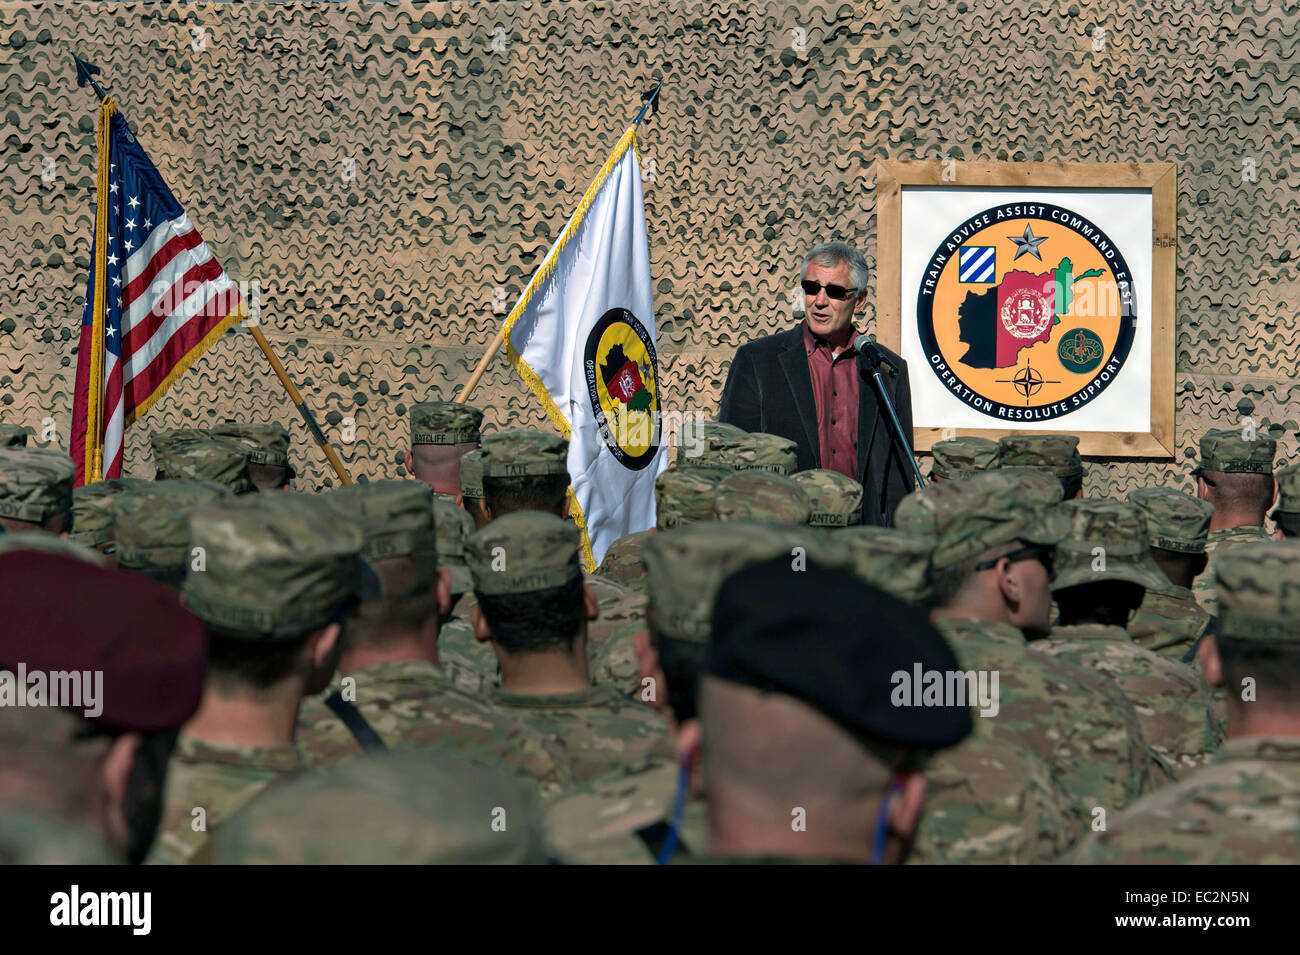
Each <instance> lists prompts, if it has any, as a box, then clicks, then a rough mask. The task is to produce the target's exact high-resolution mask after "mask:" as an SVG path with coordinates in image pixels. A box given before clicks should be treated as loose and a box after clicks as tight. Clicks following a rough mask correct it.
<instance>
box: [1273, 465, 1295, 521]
mask: <svg viewBox="0 0 1300 955" xmlns="http://www.w3.org/2000/svg"><path fill="white" fill-rule="evenodd" d="M1274 477H1276V478H1277V507H1276V508H1275V509H1274V511H1273V514H1300V464H1293V465H1291V466H1290V467H1289V468H1283V469H1282V470H1281V471H1278V472H1277V474H1275V475H1274ZM1274 519H1275V520H1276V518H1274Z"/></svg>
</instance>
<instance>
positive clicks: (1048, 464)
mask: <svg viewBox="0 0 1300 955" xmlns="http://www.w3.org/2000/svg"><path fill="white" fill-rule="evenodd" d="M1021 465H1027V466H1029V467H1039V468H1051V469H1052V473H1053V474H1055V475H1056V476H1057V477H1058V478H1068V477H1077V476H1078V475H1081V474H1083V459H1082V458H1080V457H1079V439H1078V438H1077V437H1075V436H1074V435H1072V434H1012V435H1007V436H1006V437H1004V438H1001V439H999V440H998V467H1017V466H1021Z"/></svg>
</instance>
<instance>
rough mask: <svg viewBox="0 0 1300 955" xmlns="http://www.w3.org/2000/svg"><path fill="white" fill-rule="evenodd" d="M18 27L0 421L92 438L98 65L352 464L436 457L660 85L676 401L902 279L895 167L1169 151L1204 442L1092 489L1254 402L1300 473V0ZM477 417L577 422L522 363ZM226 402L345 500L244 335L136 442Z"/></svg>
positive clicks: (172, 13) (509, 10)
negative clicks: (557, 410)
mask: <svg viewBox="0 0 1300 955" xmlns="http://www.w3.org/2000/svg"><path fill="white" fill-rule="evenodd" d="M1191 6H1197V7H1200V8H1201V11H1200V12H1192V11H1191V10H1189V7H1191ZM1284 6H1285V7H1286V8H1289V9H1287V10H1285V12H1283V10H1282V8H1283V7H1284ZM1116 8H1118V10H1117V9H1116ZM0 20H2V21H3V25H2V26H0V48H2V49H3V57H0V75H2V76H3V83H4V134H3V135H4V140H3V168H2V170H0V258H2V260H3V263H4V268H3V276H2V277H0V283H3V284H2V286H0V287H2V288H3V295H2V297H0V401H3V405H2V406H0V420H4V421H9V422H20V423H24V424H27V425H29V426H31V427H33V428H36V429H38V430H39V429H40V427H41V422H42V420H43V419H45V418H53V420H54V422H55V423H56V425H57V427H58V430H59V437H58V440H59V442H60V443H62V444H65V445H66V442H67V433H68V422H69V418H70V413H71V405H72V395H71V390H72V385H73V379H74V374H75V369H76V354H75V353H76V345H77V337H78V322H79V320H80V311H81V309H80V303H81V299H82V295H83V291H84V286H85V276H86V271H87V268H88V266H89V250H90V236H91V229H92V224H93V220H92V208H91V207H92V200H93V195H94V185H95V137H94V116H95V109H94V107H95V102H94V97H93V95H92V94H90V93H89V92H88V91H87V90H84V89H78V88H77V87H76V85H75V78H74V76H73V72H72V70H71V68H70V57H69V54H70V53H71V52H72V51H73V50H74V49H75V50H76V51H77V52H78V53H79V54H80V55H81V56H82V57H84V58H86V59H87V60H89V61H90V62H92V63H96V64H98V65H99V66H100V67H101V68H102V69H103V74H102V76H103V77H104V78H106V79H107V80H108V81H109V83H110V90H111V91H112V92H113V93H114V94H115V96H116V97H117V99H118V101H119V104H120V106H121V107H122V109H123V112H124V113H125V115H126V117H127V120H128V121H129V122H130V123H131V124H132V126H133V128H134V129H135V131H136V133H137V134H138V135H139V136H140V138H141V140H142V142H143V143H144V145H145V147H146V149H148V150H149V152H150V153H151V155H152V157H153V159H154V161H155V162H156V163H157V165H158V166H159V168H160V170H161V171H162V174H163V177H164V178H165V179H166V180H167V181H168V183H169V184H170V185H171V187H172V189H173V191H174V192H175V193H176V194H177V196H178V198H180V199H181V201H182V203H183V204H184V205H185V207H186V209H187V211H188V212H189V214H190V216H191V218H192V219H193V220H194V221H195V222H196V223H197V224H198V226H199V228H200V230H201V231H202V234H203V236H204V238H205V239H206V241H207V242H208V244H209V245H210V246H211V247H212V248H213V250H214V252H215V253H216V254H217V256H218V258H219V259H220V260H221V261H222V262H224V264H225V266H226V268H227V269H228V271H229V272H230V273H231V275H232V276H233V277H234V278H235V279H237V280H245V281H257V282H259V283H260V285H261V289H262V294H261V304H262V322H263V326H264V328H265V330H266V331H267V334H268V337H269V338H270V339H271V340H272V342H273V344H274V345H275V346H276V348H277V349H278V351H279V352H280V354H281V357H282V358H283V360H284V362H285V364H286V365H287V366H288V368H289V370H290V373H291V374H292V375H293V376H294V378H295V379H296V380H297V382H298V384H299V386H300V387H301V388H302V391H303V393H304V395H305V396H306V397H307V398H308V401H309V402H310V404H311V405H312V406H313V407H314V408H315V409H316V410H317V414H318V416H319V417H320V418H322V419H323V422H328V423H329V428H328V430H329V432H330V434H331V436H332V437H333V438H334V439H335V440H336V441H338V442H339V443H338V447H339V450H340V452H341V453H342V455H343V458H344V460H345V461H346V462H347V464H348V466H349V467H350V468H351V469H352V471H353V473H354V474H368V475H372V476H380V475H386V476H396V475H400V474H401V473H402V469H401V466H400V456H401V452H402V450H403V448H404V446H405V442H406V438H407V424H406V417H405V413H406V409H407V407H408V405H409V404H410V402H411V401H413V400H418V399H424V398H427V397H430V396H434V395H442V396H444V397H451V396H452V395H453V392H454V390H455V389H456V388H458V387H459V385H460V384H461V383H463V382H464V381H465V379H466V378H467V377H468V376H469V373H470V370H471V369H472V367H473V365H474V363H475V362H476V361H477V359H478V358H479V356H480V355H481V354H482V351H483V349H484V347H485V346H486V345H487V343H488V342H489V340H490V339H491V337H492V335H493V334H494V332H495V331H496V329H497V327H498V325H499V323H500V321H501V318H502V316H501V315H497V314H494V311H493V300H494V289H497V288H498V287H500V288H503V289H504V290H505V291H504V302H505V303H506V304H512V303H513V302H514V300H515V298H516V297H517V296H518V294H519V292H520V291H521V289H522V287H523V285H524V284H525V283H526V282H527V279H528V277H529V275H530V274H531V272H532V270H533V268H534V267H535V266H536V265H537V264H538V262H539V261H540V258H541V256H542V255H544V254H545V251H546V249H547V247H548V246H549V244H550V243H551V241H552V239H553V238H554V236H555V235H556V233H557V232H558V230H559V229H560V228H562V226H563V224H564V222H565V220H566V218H567V216H568V215H569V213H570V212H571V211H572V209H573V206H574V204H575V202H576V200H577V199H578V198H579V197H580V196H581V194H582V192H583V190H584V189H585V187H586V185H587V182H588V180H589V179H590V177H591V176H592V175H593V174H594V172H595V171H596V169H597V168H598V167H599V166H600V164H601V162H602V161H603V159H604V158H605V155H606V154H607V151H608V150H609V148H610V147H611V146H612V145H613V143H614V141H615V140H616V138H617V135H618V133H619V132H620V131H621V130H622V129H623V128H624V127H625V126H626V124H627V122H628V121H629V119H630V118H631V116H632V115H633V113H634V111H635V109H636V107H637V106H638V105H639V103H638V99H639V95H638V94H639V93H640V92H641V91H643V90H645V89H648V88H649V86H650V85H651V84H652V82H653V80H654V79H655V78H657V77H659V76H661V75H662V76H664V77H666V78H667V83H666V86H665V93H664V108H663V112H662V114H661V116H660V117H659V118H657V119H656V120H655V121H654V122H653V124H651V125H650V126H649V127H648V128H645V129H644V131H643V133H642V163H643V165H644V167H645V169H646V172H647V175H648V176H649V175H650V174H653V179H652V181H649V182H647V184H646V201H647V207H648V214H649V229H650V247H651V260H652V261H651V268H652V272H653V274H654V276H655V280H656V288H655V293H656V305H657V313H658V314H657V319H658V327H659V342H660V349H661V353H662V365H663V368H662V371H663V378H664V383H665V388H666V392H665V394H666V403H667V405H668V407H669V408H676V409H679V410H680V409H686V408H689V409H692V410H702V411H704V412H705V413H707V414H710V415H711V414H712V413H713V412H714V411H715V410H716V406H717V399H718V396H719V394H720V392H721V387H722V382H723V380H724V378H725V374H726V368H727V364H728V361H729V360H730V356H731V354H732V353H733V351H734V349H735V347H736V346H737V345H739V344H741V343H742V342H744V341H746V340H748V339H750V338H753V337H755V336H759V335H764V334H768V333H770V332H772V331H775V330H778V329H781V328H783V327H787V326H788V325H789V324H790V323H792V322H793V321H794V319H793V318H792V315H791V307H790V298H789V289H790V288H791V287H792V286H793V285H794V284H795V282H796V280H797V278H798V276H797V274H796V270H797V267H798V264H799V261H800V259H801V256H802V254H803V252H804V251H805V250H806V249H807V247H808V246H809V245H810V244H811V243H813V242H815V241H817V240H820V239H823V238H825V237H831V236H841V237H844V238H846V239H848V240H849V241H852V242H855V243H857V244H859V246H860V247H861V248H863V249H864V251H865V252H866V255H867V258H868V260H869V261H871V262H872V263H873V264H874V260H875V255H876V242H875V231H876V223H875V197H874V191H873V185H874V171H873V161H874V160H875V159H876V158H877V157H894V158H917V159H938V158H941V157H945V156H953V157H957V158H958V159H1011V160H1037V161H1051V160H1062V161H1071V160H1081V161H1093V162H1105V161H1125V162H1134V161H1136V162H1155V161H1160V162H1172V163H1176V164H1177V166H1178V243H1179V248H1178V262H1179V272H1178V300H1177V316H1178V344H1177V363H1178V364H1177V415H1178V421H1177V432H1178V453H1177V457H1176V459H1175V461H1174V463H1173V464H1172V465H1171V464H1169V463H1168V462H1123V463H1114V464H1110V465H1107V464H1106V463H1104V462H1094V463H1091V464H1090V465H1089V477H1088V480H1089V483H1088V488H1089V489H1090V491H1092V492H1093V493H1107V492H1119V493H1123V492H1126V491H1128V490H1129V489H1131V488H1132V487H1134V486H1136V485H1139V484H1150V483H1171V484H1174V485H1177V484H1178V483H1180V482H1181V481H1186V477H1185V475H1186V471H1187V469H1188V465H1187V463H1186V462H1187V460H1188V459H1189V458H1191V457H1192V456H1194V454H1195V447H1196V435H1197V434H1198V433H1199V432H1200V431H1202V430H1203V429H1205V428H1208V427H1214V426H1220V427H1228V426H1236V425H1237V424H1238V423H1239V420H1240V418H1241V417H1242V416H1243V415H1247V414H1249V415H1252V416H1253V417H1254V418H1255V420H1256V421H1257V422H1258V423H1259V424H1260V426H1261V427H1264V426H1267V427H1269V428H1271V430H1272V432H1273V433H1274V434H1275V435H1276V436H1277V437H1278V438H1279V440H1280V443H1281V449H1280V455H1279V457H1280V458H1284V459H1294V458H1295V456H1296V451H1297V443H1296V437H1297V419H1298V418H1300V407H1298V406H1297V404H1296V399H1300V388H1297V384H1296V362H1297V354H1298V353H1300V332H1298V331H1297V329H1296V319H1297V312H1298V311H1300V309H1298V307H1297V305H1298V302H1300V289H1298V287H1297V278H1296V261H1295V260H1296V253H1297V252H1298V251H1300V250H1298V249H1297V245H1298V244H1300V237H1298V236H1300V229H1297V224H1298V223H1300V215H1297V211H1298V210H1297V202H1298V200H1297V193H1296V186H1297V185H1298V184H1300V152H1297V119H1298V118H1300V12H1297V9H1296V5H1295V4H1294V3H1288V4H1285V5H1283V4H1278V3H1276V2H1268V0H1256V2H1255V3H1252V4H1243V3H1231V4H1229V3H1226V2H1220V3H1215V4H1209V3H1202V4H1188V3H1186V2H1184V0H1161V2H1156V3H1150V4H1147V3H1133V2H1121V3H1119V4H1115V3H1113V2H1106V3H1100V2H1083V0H1073V2H1065V0H1055V2H1054V0H966V2H958V3H950V2H948V0H930V2H927V3H919V4H918V3H907V4H903V5H896V4H886V3H881V2H879V0H876V2H864V3H854V4H849V3H844V4H835V3H826V4H806V5H796V4H771V3H766V4H764V3H758V4H755V3H743V4H739V3H738V4H734V5H732V4H723V3H714V2H698V0H696V2H687V3H672V4H665V3H661V2H635V3H540V2H530V3H518V4H515V3H510V4H506V3H486V2H483V3H473V4H465V3H456V4H429V5H424V4H405V3H404V4H383V5H381V4H371V3H355V2H354V3H346V4H306V3H304V4H279V3H276V4H267V5H264V4H247V5H245V4H226V3H213V4H200V3H185V4H152V3H122V4H115V3H100V4H82V3H71V4H57V5H55V4H43V5H37V4H27V3H23V4H16V3H12V2H6V3H4V4H3V6H0ZM1098 29H1101V30H1104V31H1105V34H1104V43H1100V44H1099V43H1097V42H1096V39H1095V38H1096V37H1100V36H1101V34H1098V33H1096V32H1095V31H1097V30H1098ZM1095 46H1101V47H1103V48H1102V49H1100V50H1097V49H1094V47H1095ZM1252 169H1253V181H1251V178H1252V177H1251V175H1250V170H1252ZM353 173H354V174H353ZM499 294H500V293H498V297H499ZM475 400H476V401H477V402H478V403H480V404H481V405H483V406H484V407H485V408H487V409H488V419H489V421H490V422H491V423H494V424H496V425H502V424H505V423H507V422H511V423H529V424H535V425H540V424H542V423H543V416H542V413H541V410H540V409H539V408H538V407H537V405H536V403H535V402H534V401H533V400H532V399H531V398H530V397H529V395H528V393H527V391H526V390H525V388H524V386H523V384H522V383H521V382H520V381H519V380H518V379H517V378H516V377H515V376H514V373H513V372H512V371H511V369H510V368H509V366H508V365H507V364H506V362H505V360H504V358H500V359H498V360H497V361H496V362H495V363H494V365H493V366H492V368H491V370H490V372H489V374H488V376H487V377H486V378H485V380H484V382H483V384H482V386H481V387H480V388H479V390H478V392H477V394H476V397H475ZM226 416H238V417H251V418H255V419H256V418H265V417H268V416H273V417H275V418H277V419H279V420H281V421H283V422H285V423H286V424H288V425H290V426H291V428H292V430H293V436H294V441H295V449H296V456H297V458H298V460H299V462H300V470H301V472H302V476H301V477H300V479H299V484H300V485H302V486H306V485H308V484H315V485H318V486H319V485H321V484H327V483H329V480H328V477H327V469H326V467H325V466H324V462H323V459H322V458H321V456H320V454H319V453H318V452H317V451H316V450H315V449H314V448H313V447H312V446H311V445H310V444H309V441H308V437H307V434H306V431H305V429H304V427H303V426H302V424H301V422H300V421H299V420H298V419H297V416H296V414H295V413H294V412H293V410H292V408H291V407H290V406H289V403H288V401H287V399H286V398H285V396H284V395H283V393H282V392H281V391H280V388H279V386H278V385H277V383H276V382H275V380H274V378H273V376H272V375H271V373H270V371H269V369H268V368H267V367H266V365H265V363H264V361H263V359H262V358H261V356H260V353H259V352H258V351H257V349H256V346H255V345H254V343H253V341H252V339H251V337H250V336H249V334H248V333H247V332H246V331H244V330H242V329H240V330H235V331H232V332H230V333H229V334H228V335H227V336H226V337H225V338H224V339H222V340H221V341H220V342H218V343H217V344H216V345H215V346H214V347H213V348H212V349H211V350H210V351H209V352H208V353H207V355H206V356H205V357H204V358H203V359H202V360H201V361H200V362H199V363H197V364H196V365H195V366H194V368H193V369H192V370H191V371H190V372H189V373H187V374H186V375H185V376H184V377H183V378H182V379H181V380H180V382H179V383H178V384H177V385H176V386H174V387H173V388H172V390H171V391H170V392H169V393H168V395H167V396H166V397H165V398H164V399H163V400H162V401H161V402H159V404H158V405H157V406H156V408H155V409H154V410H153V411H152V412H150V413H149V415H148V416H147V418H146V419H145V420H144V421H142V422H141V423H139V424H137V425H136V426H135V427H133V428H131V429H130V430H129V432H128V439H127V448H126V467H127V471H128V473H134V474H140V475H145V476H150V475H152V473H153V470H152V465H151V462H150V461H149V460H148V440H147V439H148V432H149V431H150V430H152V429H154V428H162V427H174V426H179V425H184V424H190V423H195V424H199V425H203V424H207V423H211V422H215V421H217V420H219V419H221V418H224V417H226ZM347 419H352V420H353V421H354V423H355V437H354V439H353V440H352V441H351V442H350V443H347V442H345V441H344V440H343V438H344V434H343V424H344V423H345V422H346V420H347Z"/></svg>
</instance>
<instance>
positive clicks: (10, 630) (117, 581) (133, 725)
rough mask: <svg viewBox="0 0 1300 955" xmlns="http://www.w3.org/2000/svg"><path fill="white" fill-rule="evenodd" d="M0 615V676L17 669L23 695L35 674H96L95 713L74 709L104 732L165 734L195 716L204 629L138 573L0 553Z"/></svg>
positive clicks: (59, 556) (50, 556)
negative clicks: (106, 728) (22, 679)
mask: <svg viewBox="0 0 1300 955" xmlns="http://www.w3.org/2000/svg"><path fill="white" fill-rule="evenodd" d="M0 616H2V617H3V619H2V620H0V669H3V670H7V671H9V672H10V673H13V674H15V677H16V676H17V674H18V673H19V667H20V666H22V667H23V668H24V669H25V672H26V673H27V674H28V677H27V681H26V683H27V686H29V687H30V686H32V685H33V683H32V675H33V674H34V673H37V672H44V673H46V674H48V673H50V671H60V670H61V671H80V672H86V671H89V672H90V673H91V674H94V673H102V674H103V677H102V680H103V682H102V684H100V689H99V691H98V693H97V699H95V700H94V706H93V707H89V708H88V707H87V706H84V705H83V706H79V707H75V708H77V709H80V710H81V711H82V712H86V711H87V709H91V710H92V712H86V715H87V716H91V717H92V718H94V719H96V720H97V721H98V722H99V723H101V724H103V725H105V726H109V727H113V728H116V729H123V730H142V731H149V730H162V729H170V728H172V727H179V726H180V725H181V724H182V723H184V722H185V721H186V720H188V719H189V718H190V717H191V716H193V715H194V711H195V710H197V709H198V706H199V699H200V697H201V696H202V694H203V674H204V669H205V662H206V657H207V634H206V632H205V631H204V628H203V624H202V623H201V622H200V621H199V620H198V618H197V617H195V616H194V615H193V614H191V613H190V612H189V611H188V610H186V609H185V608H184V607H182V606H181V604H180V602H179V600H178V599H177V597H176V595H175V594H174V593H173V592H172V591H171V590H169V589H167V588H166V587H163V586H161V585H160V584H157V583H154V581H152V580H150V579H149V578H148V577H145V576H144V575H142V574H133V573H131V572H129V571H125V570H115V569H110V568H108V567H97V566H95V565H93V564H90V563H87V562H86V561H82V560H77V559H75V558H72V557H68V556H65V555H62V554H50V553H42V552H37V551H11V552H9V553H6V554H0ZM46 679H47V680H48V677H47V678H46ZM91 680H92V682H91V683H90V684H89V685H90V687H91V690H90V691H89V692H92V693H93V692H95V691H94V680H95V678H94V677H93V676H92V678H91ZM47 686H49V687H50V688H51V692H52V689H53V687H54V683H53V682H49V683H47ZM50 702H51V703H56V704H57V703H59V702H60V701H57V700H51V701H50ZM63 702H66V701H63ZM82 702H83V703H85V702H86V701H85V700H82ZM99 707H102V711H101V712H99V713H98V714H95V713H94V712H93V709H97V708H99Z"/></svg>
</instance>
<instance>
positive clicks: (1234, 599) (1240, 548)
mask: <svg viewBox="0 0 1300 955" xmlns="http://www.w3.org/2000/svg"><path fill="white" fill-rule="evenodd" d="M1213 573H1214V576H1215V580H1216V582H1217V585H1218V593H1219V603H1218V610H1219V630H1218V632H1219V633H1220V634H1222V635H1223V636H1225V637H1231V638H1233V639H1236V640H1249V641H1259V642H1264V643H1290V644H1294V645H1300V587H1298V586H1296V581H1300V541H1295V540H1280V541H1260V542H1259V543H1249V544H1238V545H1236V546H1235V547H1232V548H1230V549H1228V550H1226V551H1220V552H1219V553H1218V554H1216V555H1215V558H1214V570H1213Z"/></svg>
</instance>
